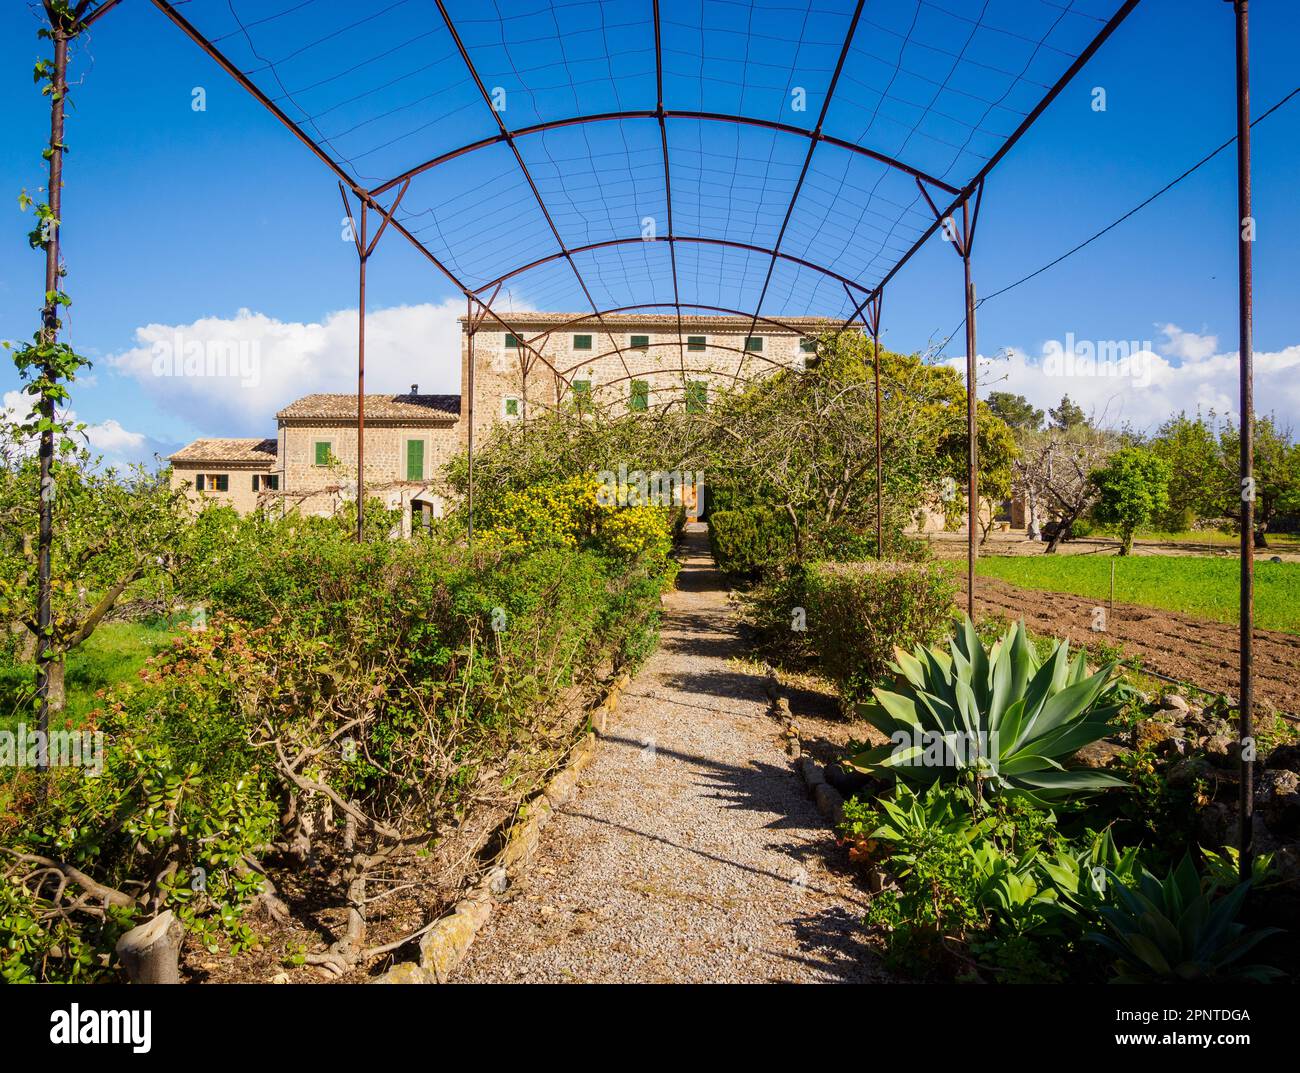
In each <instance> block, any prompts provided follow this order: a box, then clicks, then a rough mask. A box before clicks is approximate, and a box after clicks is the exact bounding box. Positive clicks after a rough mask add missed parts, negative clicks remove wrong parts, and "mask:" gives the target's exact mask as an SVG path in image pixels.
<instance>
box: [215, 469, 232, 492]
mask: <svg viewBox="0 0 1300 1073" xmlns="http://www.w3.org/2000/svg"><path fill="white" fill-rule="evenodd" d="M217 491H218V492H229V491H230V476H229V474H226V473H218V474H217Z"/></svg>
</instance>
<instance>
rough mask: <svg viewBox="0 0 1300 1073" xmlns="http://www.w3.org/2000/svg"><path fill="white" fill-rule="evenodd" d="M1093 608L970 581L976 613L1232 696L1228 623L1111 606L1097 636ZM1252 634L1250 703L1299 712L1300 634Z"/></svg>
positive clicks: (998, 583)
mask: <svg viewBox="0 0 1300 1073" xmlns="http://www.w3.org/2000/svg"><path fill="white" fill-rule="evenodd" d="M958 583H959V585H960V587H961V592H962V598H961V600H959V604H960V605H961V606H964V601H965V591H966V578H965V575H961V576H959V578H958ZM1097 606H1098V602H1097V600H1095V599H1093V598H1091V597H1087V596H1074V595H1071V594H1068V593H1061V592H1046V591H1041V590H1037V589H1023V588H1020V587H1019V586H1017V585H1012V584H1011V583H1009V582H1006V581H1002V580H1000V579H997V578H976V579H975V611H976V614H977V615H1001V616H1003V617H1004V618H1006V619H1007V620H1009V621H1015V620H1016V619H1021V618H1023V619H1024V620H1025V625H1026V626H1027V627H1028V628H1029V629H1030V630H1032V631H1034V632H1037V633H1042V634H1050V635H1052V636H1054V637H1067V638H1069V640H1070V641H1071V642H1072V643H1074V644H1082V645H1095V644H1097V642H1098V641H1099V640H1101V641H1104V642H1106V643H1109V644H1113V645H1117V646H1119V647H1120V648H1122V649H1123V651H1124V655H1125V656H1126V657H1129V658H1134V659H1140V660H1141V661H1142V664H1143V666H1144V667H1146V668H1149V669H1150V670H1153V671H1156V672H1157V673H1158V674H1162V675H1166V676H1167V677H1170V678H1177V679H1179V680H1180V681H1184V682H1190V683H1191V684H1192V685H1195V686H1197V687H1198V688H1200V689H1204V690H1207V691H1209V692H1213V693H1226V694H1228V695H1230V696H1233V697H1235V696H1236V695H1237V691H1238V689H1239V687H1240V677H1239V675H1238V673H1237V660H1238V656H1237V646H1238V628H1237V627H1236V626H1235V625H1233V624H1232V623H1227V622H1214V621H1212V620H1209V619H1203V618H1195V617H1193V616H1192V615H1182V614H1179V613H1178V612H1176V611H1162V610H1159V609H1156V608H1151V607H1137V606H1134V605H1132V604H1118V603H1117V604H1116V605H1115V610H1114V613H1113V614H1112V613H1109V611H1108V613H1107V627H1108V628H1107V630H1106V632H1105V633H1100V634H1099V633H1096V632H1094V631H1093V629H1092V623H1093V618H1094V616H1093V609H1094V608H1096V607H1097ZM1253 636H1254V657H1255V676H1254V679H1255V701H1256V706H1257V707H1261V708H1264V709H1266V710H1269V711H1281V712H1285V713H1287V714H1291V715H1294V714H1297V713H1300V637H1297V636H1295V635H1293V634H1289V633H1280V632H1277V631H1274V630H1255V632H1254V635H1253Z"/></svg>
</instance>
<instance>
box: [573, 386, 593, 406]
mask: <svg viewBox="0 0 1300 1073" xmlns="http://www.w3.org/2000/svg"><path fill="white" fill-rule="evenodd" d="M573 401H574V402H575V403H576V404H577V406H578V409H579V410H586V409H587V407H588V406H589V405H590V404H591V381H590V380H574V381H573Z"/></svg>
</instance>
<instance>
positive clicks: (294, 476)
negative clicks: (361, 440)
mask: <svg viewBox="0 0 1300 1073" xmlns="http://www.w3.org/2000/svg"><path fill="white" fill-rule="evenodd" d="M458 424H459V423H458V422H456V421H446V422H440V423H437V424H433V423H430V424H428V425H421V426H416V425H407V424H402V425H397V424H391V423H382V422H374V423H372V422H369V421H367V422H366V433H365V436H366V473H365V479H366V484H367V485H375V486H385V485H390V484H393V483H394V482H405V481H406V479H407V471H406V444H407V441H408V440H420V441H422V442H423V443H424V477H423V479H424V480H425V481H434V480H435V479H436V478H437V476H438V473H439V471H440V470H441V468H442V466H443V465H444V464H445V463H446V462H447V461H448V460H450V458H451V457H452V455H454V454H455V453H456V451H457V450H459V448H460V432H459V429H458ZM320 441H325V442H328V443H329V444H330V453H331V454H332V455H333V457H334V459H335V460H336V463H335V465H333V466H318V465H316V444H317V443H318V442H320ZM279 455H280V467H281V469H282V471H283V473H284V485H283V487H284V488H286V489H287V490H288V491H290V492H294V493H297V492H311V491H315V490H318V489H322V488H326V487H329V486H333V485H337V484H339V482H340V481H341V480H342V481H348V482H351V481H353V480H355V479H356V472H357V426H356V422H348V421H316V422H310V423H308V422H303V423H299V422H296V421H294V422H285V423H284V424H282V425H281V427H280V444H279Z"/></svg>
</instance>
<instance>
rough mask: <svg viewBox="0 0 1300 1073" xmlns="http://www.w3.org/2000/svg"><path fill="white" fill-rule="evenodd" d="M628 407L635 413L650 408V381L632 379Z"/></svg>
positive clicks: (643, 411)
mask: <svg viewBox="0 0 1300 1073" xmlns="http://www.w3.org/2000/svg"><path fill="white" fill-rule="evenodd" d="M628 409H629V410H633V411H635V412H637V413H645V411H646V410H648V409H650V382H649V381H648V380H633V381H632V398H631V400H630V401H629V402H628Z"/></svg>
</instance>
